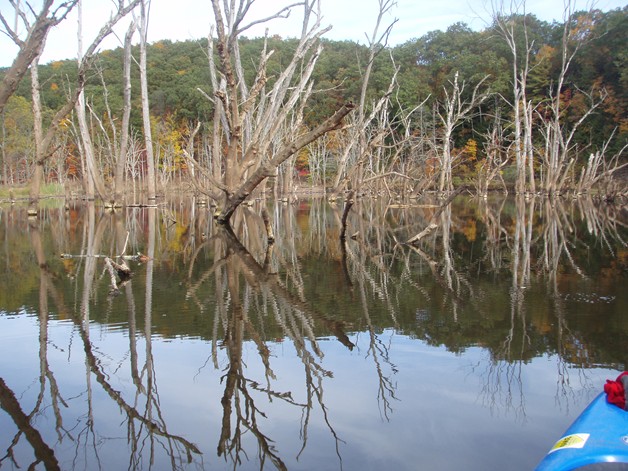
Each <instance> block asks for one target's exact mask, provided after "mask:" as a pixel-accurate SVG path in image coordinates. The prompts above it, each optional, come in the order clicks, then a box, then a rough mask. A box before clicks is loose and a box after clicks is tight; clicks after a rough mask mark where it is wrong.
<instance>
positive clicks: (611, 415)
mask: <svg viewBox="0 0 628 471" xmlns="http://www.w3.org/2000/svg"><path fill="white" fill-rule="evenodd" d="M596 463H628V412H627V411H624V410H622V409H620V408H619V407H617V406H615V405H612V404H609V403H608V402H606V394H604V393H601V394H599V395H598V396H597V397H596V398H595V399H594V400H593V401H592V402H591V404H589V406H588V407H587V408H586V409H585V410H584V411H583V412H582V414H580V416H579V417H578V418H577V419H576V420H575V421H574V423H573V424H572V425H571V427H569V428H568V429H567V431H566V432H565V433H564V435H563V436H562V437H561V438H560V440H558V441H557V442H556V444H555V445H554V446H553V447H552V448H551V449H550V451H549V452H548V454H547V455H546V456H545V458H544V459H543V461H541V463H539V465H538V467H537V468H536V470H537V471H549V470H551V471H561V470H572V469H576V468H579V467H581V466H586V465H590V464H596ZM622 469H623V468H622Z"/></svg>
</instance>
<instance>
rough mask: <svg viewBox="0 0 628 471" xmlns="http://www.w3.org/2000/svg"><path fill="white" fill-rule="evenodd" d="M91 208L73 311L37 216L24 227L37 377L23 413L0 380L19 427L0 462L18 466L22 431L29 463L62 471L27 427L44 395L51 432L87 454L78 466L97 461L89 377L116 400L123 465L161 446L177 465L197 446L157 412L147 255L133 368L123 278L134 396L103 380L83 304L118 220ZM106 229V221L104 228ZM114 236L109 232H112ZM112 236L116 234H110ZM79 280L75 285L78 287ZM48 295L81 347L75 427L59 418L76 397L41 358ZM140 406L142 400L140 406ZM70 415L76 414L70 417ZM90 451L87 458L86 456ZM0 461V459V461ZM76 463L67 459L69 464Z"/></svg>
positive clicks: (105, 377) (89, 299) (104, 375)
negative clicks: (142, 349) (35, 288)
mask: <svg viewBox="0 0 628 471" xmlns="http://www.w3.org/2000/svg"><path fill="white" fill-rule="evenodd" d="M96 219H97V218H96V210H95V208H94V206H93V205H90V206H88V208H87V211H86V218H85V226H84V231H83V236H84V237H83V242H82V249H81V254H80V256H79V258H80V260H81V261H82V263H84V268H83V274H84V277H83V284H82V295H81V301H80V307H79V309H78V310H75V309H74V308H73V307H71V306H68V305H67V304H66V302H65V299H64V293H63V290H61V289H59V288H58V286H57V283H56V280H55V278H56V277H55V274H54V273H53V272H52V271H51V270H50V267H49V264H48V261H47V257H46V252H45V250H44V247H43V242H42V237H41V235H40V231H39V227H38V224H37V222H36V221H31V224H30V227H29V234H30V241H31V245H32V248H33V251H34V253H35V256H36V260H37V263H38V265H39V277H40V287H39V329H40V335H39V347H40V350H39V359H40V375H39V386H40V389H39V394H38V397H37V400H36V401H35V406H34V408H33V410H32V411H31V412H30V413H29V414H27V415H26V414H25V413H24V412H22V411H21V407H20V405H19V402H18V401H17V399H16V398H15V395H14V394H13V392H12V391H11V389H10V387H9V386H7V385H6V383H5V382H4V381H3V380H0V381H1V384H0V396H1V397H2V407H3V408H4V409H5V410H7V411H8V412H9V414H10V416H11V417H12V418H13V420H14V422H15V423H16V425H17V427H18V433H17V435H16V436H15V438H14V440H13V442H12V444H11V447H10V448H9V449H8V450H7V454H6V456H5V457H4V458H2V460H6V459H10V460H11V461H12V462H13V464H14V465H15V466H17V467H20V464H19V463H17V462H16V461H15V459H14V457H13V452H12V449H13V448H14V447H15V446H17V445H18V443H19V440H20V436H21V435H22V434H23V435H24V436H25V437H26V439H27V440H28V442H29V443H30V445H31V446H32V448H33V452H34V455H35V461H34V462H33V463H32V465H31V466H34V465H36V464H37V463H39V462H43V464H44V467H45V468H46V469H62V468H63V466H60V465H59V462H58V460H57V458H56V457H55V455H54V452H53V451H52V449H51V447H50V446H49V445H48V444H47V443H45V441H44V440H43V439H42V437H41V435H40V434H39V432H38V431H37V430H36V429H35V428H34V427H33V426H31V422H30V421H31V419H32V418H33V416H35V415H36V414H41V413H43V412H44V409H45V408H46V405H45V402H46V401H45V400H44V396H45V395H46V393H47V394H49V396H50V397H49V401H50V405H51V408H52V410H53V413H54V422H55V430H56V434H57V438H58V441H59V442H63V441H64V440H66V441H70V442H73V443H74V444H75V445H74V446H75V448H76V454H75V455H76V458H78V457H79V456H86V460H87V462H86V463H85V466H90V465H91V464H92V463H96V462H101V461H102V458H101V457H99V451H98V450H99V448H100V447H99V446H98V445H97V444H98V443H99V442H101V441H103V440H108V438H107V437H105V436H102V435H100V434H99V432H98V426H99V424H98V421H97V419H96V416H95V413H94V412H95V409H94V408H95V407H96V406H95V404H94V402H93V399H92V398H93V396H94V391H93V384H92V378H95V380H96V383H97V384H98V385H99V386H100V387H101V388H102V390H103V391H104V392H105V393H106V394H107V396H108V397H109V398H110V399H111V400H112V402H113V403H115V404H116V405H117V406H118V408H119V410H120V411H121V413H122V414H123V416H124V417H125V421H126V424H127V441H128V444H129V450H130V453H129V468H130V469H137V468H139V467H142V463H143V462H146V460H152V457H154V455H155V453H156V452H157V451H158V450H160V449H162V448H163V449H165V450H167V453H168V455H169V456H170V459H171V464H172V468H173V469H178V468H180V467H181V464H182V463H186V462H191V460H192V458H193V456H194V455H198V454H199V453H200V452H199V450H198V449H197V448H196V446H195V445H194V444H193V443H191V442H189V441H188V440H186V439H185V438H183V437H181V436H178V435H175V434H172V433H170V432H169V431H168V428H167V424H166V423H165V421H164V419H163V416H162V413H161V410H160V401H159V394H158V391H157V387H156V380H155V378H154V369H153V364H152V361H153V360H152V353H151V338H152V334H151V332H150V328H151V322H150V315H151V312H152V306H151V302H150V293H151V287H152V279H151V273H152V272H151V270H150V265H151V264H152V261H151V260H149V261H148V263H147V265H148V266H147V276H146V303H145V306H146V313H145V314H146V319H145V323H144V325H145V327H146V331H145V337H144V340H145V345H146V354H145V358H146V362H145V364H144V366H143V367H142V368H141V369H140V368H139V367H138V355H137V338H138V337H137V335H135V302H134V294H133V290H132V285H131V283H130V282H129V283H127V284H126V291H125V293H126V295H127V297H128V307H129V312H128V314H129V323H128V325H129V342H130V346H129V351H130V359H131V360H130V362H129V363H130V370H131V371H130V374H131V376H132V378H133V383H134V384H135V387H136V392H135V396H134V397H132V398H130V400H129V399H127V398H124V397H123V394H122V393H121V392H119V391H117V390H116V389H115V388H114V387H113V386H112V384H111V383H110V374H111V372H108V371H107V370H106V367H105V365H106V363H107V362H106V361H103V360H104V359H106V353H104V352H101V353H100V355H99V353H98V352H97V350H96V349H95V348H94V345H93V342H92V340H91V339H90V306H91V304H92V303H93V298H94V291H95V289H94V283H95V282H96V281H97V270H96V266H97V263H96V261H97V258H98V255H99V254H100V253H101V246H102V241H103V236H104V234H105V232H106V231H105V228H106V227H107V226H110V225H111V223H113V225H114V226H115V227H117V228H118V231H117V235H118V240H120V228H121V227H122V226H121V224H120V220H119V219H116V218H115V216H111V217H109V216H106V215H101V216H100V217H99V218H98V222H96ZM148 221H149V226H151V225H152V229H150V227H149V232H148V234H149V237H148V253H149V255H150V254H151V253H152V252H153V249H154V237H152V236H153V234H154V232H153V231H154V227H155V225H154V222H155V215H154V211H153V212H152V215H151V213H149V215H148ZM110 228H111V227H110ZM112 232H113V234H114V235H115V234H116V231H115V230H114V231H112ZM114 240H115V239H114ZM77 286H78V285H77ZM49 299H52V301H53V303H54V305H55V309H56V312H57V313H58V315H59V316H60V317H67V318H68V319H71V320H72V321H73V322H74V324H75V326H76V330H77V332H78V334H79V337H80V339H81V342H82V345H83V352H84V355H85V368H86V376H85V381H86V383H85V392H84V393H85V396H86V397H87V403H86V404H87V411H86V412H85V414H84V416H82V417H81V418H80V419H78V420H79V422H80V424H81V426H78V427H77V426H76V425H74V426H72V427H68V425H66V424H65V422H66V420H65V419H64V415H65V410H66V409H67V408H68V407H69V405H70V403H71V402H75V401H76V397H74V398H72V399H69V398H67V397H66V398H64V393H63V391H62V388H61V387H60V386H59V385H58V383H57V381H56V379H55V375H54V372H53V371H52V368H51V366H50V364H49V362H48V350H47V349H48V345H49V342H48V319H49V314H50V312H49V307H48V306H49V303H48V300H49ZM141 404H144V409H143V410H142V408H141ZM73 418H74V419H75V420H76V417H73ZM82 447H84V448H85V449H86V450H88V452H86V453H83V451H82V450H81V448H82ZM92 454H93V456H92ZM0 462H1V461H0ZM75 465H77V463H76V462H74V466H75Z"/></svg>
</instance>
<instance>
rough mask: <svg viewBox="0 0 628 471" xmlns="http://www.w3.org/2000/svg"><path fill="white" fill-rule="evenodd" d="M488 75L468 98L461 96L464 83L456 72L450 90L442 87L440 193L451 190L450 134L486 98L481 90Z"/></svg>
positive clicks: (451, 160)
mask: <svg viewBox="0 0 628 471" xmlns="http://www.w3.org/2000/svg"><path fill="white" fill-rule="evenodd" d="M487 78H488V77H484V78H483V79H482V80H480V81H479V82H478V83H477V84H476V85H475V87H473V91H472V93H471V97H470V98H463V93H464V90H465V88H466V84H465V82H464V81H463V82H462V83H460V82H458V72H456V74H455V75H454V80H453V82H450V85H451V90H449V89H448V88H447V87H443V90H444V92H445V98H444V100H443V103H442V104H441V105H440V106H439V109H438V111H437V114H438V119H439V120H440V122H441V125H442V131H441V132H442V137H441V146H440V151H439V160H440V174H439V175H440V176H439V183H438V189H439V191H440V192H442V193H449V192H451V191H453V189H454V186H453V179H452V167H453V162H454V160H455V157H456V156H454V155H453V154H452V149H451V145H452V135H453V132H454V130H455V129H456V128H457V127H458V126H460V125H461V124H462V123H463V122H464V121H466V120H468V119H469V118H471V116H472V114H473V113H475V111H476V109H477V107H478V106H479V105H480V104H481V103H482V102H483V101H484V100H486V99H487V98H488V92H486V91H482V90H481V88H482V84H483V83H484V82H485V81H486V79H487Z"/></svg>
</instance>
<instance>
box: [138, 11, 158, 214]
mask: <svg viewBox="0 0 628 471" xmlns="http://www.w3.org/2000/svg"><path fill="white" fill-rule="evenodd" d="M139 2H140V20H139V22H138V29H139V33H140V85H141V86H140V89H141V95H142V123H143V128H144V144H145V146H146V172H147V175H146V177H147V178H146V183H147V185H148V201H149V203H151V202H153V203H154V200H155V197H156V192H157V189H156V186H155V185H156V183H155V177H156V176H155V154H154V150H153V137H152V130H151V123H150V107H149V102H148V78H147V77H148V74H147V71H146V45H147V39H148V18H149V13H150V5H151V3H150V0H139Z"/></svg>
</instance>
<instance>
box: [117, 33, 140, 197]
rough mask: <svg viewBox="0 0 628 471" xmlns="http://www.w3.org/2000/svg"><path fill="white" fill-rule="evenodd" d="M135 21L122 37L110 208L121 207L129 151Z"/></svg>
mask: <svg viewBox="0 0 628 471" xmlns="http://www.w3.org/2000/svg"><path fill="white" fill-rule="evenodd" d="M135 27H136V25H135V21H132V22H131V25H130V26H129V29H128V30H127V33H126V35H125V36H124V72H123V75H124V78H123V80H124V105H123V111H122V128H121V135H120V149H119V152H118V160H117V161H116V166H115V170H114V172H115V174H114V192H113V195H114V196H113V201H112V202H111V203H112V206H116V205H121V204H122V199H123V196H122V195H123V185H124V174H125V169H126V163H127V153H128V151H129V122H130V120H131V39H132V38H133V34H134V33H135Z"/></svg>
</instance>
